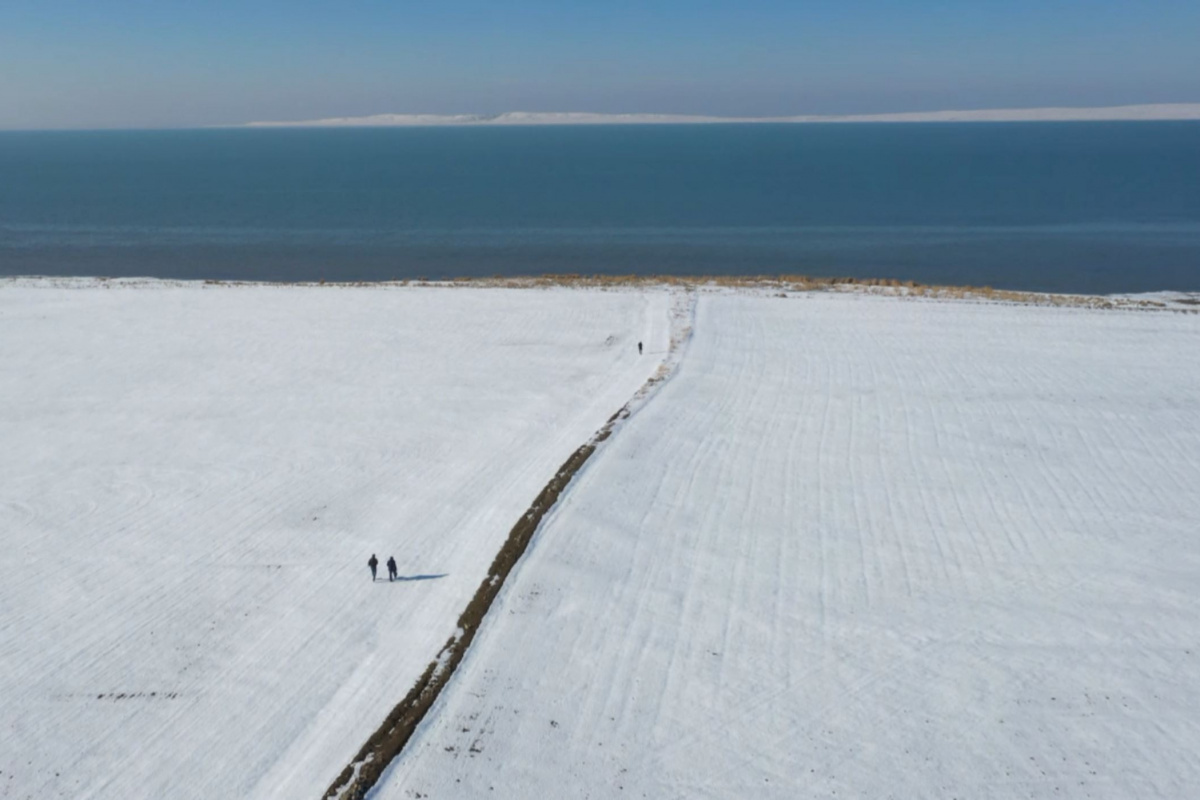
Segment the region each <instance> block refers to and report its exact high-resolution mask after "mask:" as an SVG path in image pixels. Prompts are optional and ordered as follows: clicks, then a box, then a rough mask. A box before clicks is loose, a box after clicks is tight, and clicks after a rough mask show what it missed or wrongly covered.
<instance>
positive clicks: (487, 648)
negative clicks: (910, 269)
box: [372, 294, 1200, 800]
mask: <svg viewBox="0 0 1200 800" xmlns="http://www.w3.org/2000/svg"><path fill="white" fill-rule="evenodd" d="M1198 521H1200V317H1197V316H1195V315H1179V314H1172V313H1154V312H1128V311H1091V310H1081V309H1056V308H1028V307H1019V306H1002V305H991V304H967V303H956V302H932V301H905V300H896V299H885V298H873V297H864V296H837V295H828V294H826V295H807V296H800V297H795V296H794V297H791V298H787V299H776V298H767V297H750V296H737V295H728V296H708V297H704V298H702V299H701V302H700V306H699V309H698V312H697V319H696V325H695V336H694V338H693V339H692V341H691V343H690V345H689V349H688V351H687V353H686V355H685V356H684V358H683V361H682V365H681V367H680V368H679V371H678V372H677V373H676V375H675V377H674V378H673V379H672V380H671V381H670V382H668V383H667V384H666V385H665V386H664V387H663V388H662V390H661V391H660V392H659V394H658V395H657V396H656V397H654V398H653V399H652V400H651V401H650V403H649V404H648V405H646V406H645V407H644V408H642V409H641V410H640V411H639V412H638V413H636V414H635V415H634V416H633V417H632V418H631V419H630V420H628V421H627V422H626V423H624V424H623V426H622V427H620V428H619V429H618V430H617V432H616V433H615V435H614V436H613V437H612V438H611V439H610V440H609V442H608V443H607V444H606V445H605V447H604V448H603V449H601V450H600V451H599V452H598V453H597V455H596V456H595V457H594V458H593V459H592V460H591V461H590V462H589V463H588V464H587V466H586V467H585V468H584V471H583V472H581V474H580V476H579V477H578V478H577V479H576V482H575V483H574V484H573V485H572V486H571V488H570V489H569V490H568V492H567V493H566V494H565V495H564V497H563V499H562V500H561V501H560V503H559V505H558V506H557V507H556V510H555V511H554V512H553V513H552V515H551V516H550V517H548V518H547V521H546V523H545V524H544V526H543V528H542V530H541V531H540V532H539V534H538V536H537V537H536V538H535V539H534V541H533V544H532V545H531V547H530V550H529V552H528V553H527V555H526V560H525V561H524V562H523V563H522V564H520V565H519V566H518V568H517V569H516V570H515V571H514V573H513V575H512V576H511V577H510V579H509V581H508V583H507V584H506V587H505V589H504V592H503V593H502V594H501V596H500V598H499V600H498V601H497V606H496V607H494V608H493V612H492V615H491V616H490V617H489V618H488V619H487V621H486V622H485V624H484V626H483V628H482V631H481V633H480V636H479V638H478V639H477V640H476V642H475V645H474V647H473V648H472V650H471V651H470V653H469V654H468V656H467V658H466V659H465V660H464V662H463V664H462V666H461V667H460V669H459V671H458V672H457V673H456V674H455V676H454V678H453V679H452V681H451V683H450V685H449V686H448V687H447V689H446V691H445V693H443V695H442V697H441V699H440V700H439V701H438V703H437V704H436V705H435V706H434V708H433V709H432V711H431V713H430V716H429V717H427V718H426V722H425V724H424V725H423V726H422V728H421V729H420V730H419V731H418V733H417V735H416V737H415V738H414V740H413V741H412V742H411V743H410V745H409V748H408V749H407V750H406V751H405V753H404V754H402V756H401V757H400V759H398V760H397V761H396V762H394V763H393V766H392V768H391V769H390V770H389V772H388V773H386V774H385V778H384V781H383V782H382V783H381V784H380V786H379V788H378V790H377V791H376V792H375V793H374V794H373V795H372V796H373V797H378V798H388V799H389V800H390V799H391V798H409V797H433V798H441V797H454V798H458V797H483V796H486V797H624V796H629V797H649V798H666V797H689V798H690V797H714V798H716V797H720V798H735V797H736V798H743V797H780V798H794V797H897V798H917V797H942V798H951V797H970V798H982V797H1002V798H1010V797H1012V798H1016V797H1035V798H1057V797H1077V798H1086V797H1091V798H1152V797H1161V798H1186V797H1200V523H1198Z"/></svg>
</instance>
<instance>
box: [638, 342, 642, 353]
mask: <svg viewBox="0 0 1200 800" xmlns="http://www.w3.org/2000/svg"><path fill="white" fill-rule="evenodd" d="M641 354H642V343H641V342H638V355H639V356H640V355H641Z"/></svg>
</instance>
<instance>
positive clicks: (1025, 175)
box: [0, 122, 1200, 293]
mask: <svg viewBox="0 0 1200 800" xmlns="http://www.w3.org/2000/svg"><path fill="white" fill-rule="evenodd" d="M544 272H581V273H610V274H625V273H643V274H648V273H674V274H722V273H725V274H776V273H801V274H809V275H855V276H860V277H893V278H901V279H911V280H917V281H920V282H923V283H950V284H972V285H992V286H996V287H1003V288H1015V289H1031V290H1048V291H1075V292H1092V293H1109V292H1133V291H1152V290H1159V289H1179V290H1200V123H1196V122H1161V123H1160V122H1124V123H1022V124H958V125H956V124H928V125H719V126H718V125H712V126H701V125H695V126H645V127H623V126H603V127H530V128H499V127H493V128H401V129H344V130H319V129H309V130H303V129H283V130H281V129H273V130H199V131H121V132H30V133H26V132H19V133H18V132H9V133H0V275H28V274H42V275H109V276H142V275H149V276H158V277H169V278H217V279H247V280H284V281H290V280H316V279H322V278H323V279H325V280H327V281H341V280H377V279H393V278H401V279H403V278H417V277H427V278H447V277H456V276H481V275H497V274H499V275H523V274H536V273H544Z"/></svg>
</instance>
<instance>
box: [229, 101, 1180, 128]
mask: <svg viewBox="0 0 1200 800" xmlns="http://www.w3.org/2000/svg"><path fill="white" fill-rule="evenodd" d="M1173 120H1200V103H1161V104H1157V105H1133V106H1108V107H1102V108H1067V107H1056V108H1006V109H980V110H975V111H917V112H907V113H899V114H844V115H816V114H809V115H798V116H790V117H713V116H698V115H688V114H593V113H589V112H525V111H509V112H506V113H503V114H374V115H371V116H365V117H328V118H325V119H312V120H301V121H293V122H289V121H283V122H270V121H268V122H249V123H246V124H245V125H244V126H240V127H248V128H388V127H425V126H437V125H454V126H460V125H468V126H471V125H475V126H478V125H497V126H500V125H507V126H519V125H704V124H708V125H712V124H729V123H743V124H744V123H761V124H771V123H774V124H784V123H791V124H799V123H830V122H843V123H844V122H1124V121H1142V122H1149V121H1173Z"/></svg>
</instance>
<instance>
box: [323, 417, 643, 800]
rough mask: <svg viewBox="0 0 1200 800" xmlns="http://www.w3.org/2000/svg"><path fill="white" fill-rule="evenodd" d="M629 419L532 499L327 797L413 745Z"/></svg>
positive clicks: (607, 427)
mask: <svg viewBox="0 0 1200 800" xmlns="http://www.w3.org/2000/svg"><path fill="white" fill-rule="evenodd" d="M627 415H628V406H625V407H623V408H622V409H621V410H620V411H618V412H617V413H616V414H613V415H612V417H610V418H609V420H608V422H606V423H605V424H604V427H602V428H601V429H600V430H599V431H598V432H597V433H596V434H595V435H594V436H593V437H592V438H591V439H589V440H588V442H587V443H586V444H584V445H583V446H582V447H580V448H579V449H578V450H576V451H575V452H574V453H572V454H571V457H570V458H568V459H567V460H566V462H565V463H564V464H563V465H562V466H561V467H559V469H558V472H557V473H555V475H554V477H553V478H551V479H550V482H549V483H547V484H546V485H545V487H544V488H543V489H542V491H541V493H540V494H538V496H537V498H536V499H535V500H534V501H533V504H532V505H531V506H530V507H529V509H528V510H527V511H526V512H525V513H524V514H523V515H522V516H521V518H520V519H519V520H518V521H517V524H516V525H513V527H512V530H511V531H510V532H509V534H508V538H507V539H506V540H505V542H504V545H503V546H502V547H501V548H500V552H499V553H497V554H496V558H495V560H494V561H492V566H491V568H490V569H488V573H487V577H485V578H484V579H483V582H482V583H480V584H479V588H478V589H477V590H476V591H475V596H474V597H472V598H471V602H470V603H468V604H467V607H466V610H464V611H463V613H462V616H460V617H459V618H458V630H457V631H456V632H455V634H454V635H453V636H451V637H450V639H449V640H448V641H447V642H446V644H445V645H443V647H442V649H441V651H440V652H439V653H438V655H437V658H435V659H434V660H433V661H432V662H430V664H429V666H428V667H426V669H425V672H424V674H422V675H421V677H420V678H419V679H418V680H417V682H416V684H415V685H414V686H413V687H412V689H411V690H409V692H408V694H407V695H406V696H405V698H404V699H403V700H401V701H400V703H399V704H398V705H397V706H396V707H395V708H394V709H392V712H391V713H390V714H388V716H387V719H385V720H384V722H383V725H381V726H380V727H379V729H378V730H376V731H375V733H373V734H372V735H371V738H369V739H368V740H367V743H366V744H365V745H363V747H362V749H361V750H359V752H358V755H356V756H355V757H354V760H353V761H352V762H350V764H348V765H347V766H346V768H345V769H344V770H342V773H341V774H340V775H339V776H338V778H337V780H335V781H334V782H333V785H331V786H330V787H329V789H327V790H326V792H325V794H324V797H325V798H327V799H329V800H333V798H337V799H338V800H361V798H363V797H365V796H366V793H367V792H368V791H369V790H370V789H371V787H372V786H374V785H375V783H376V781H378V780H379V776H380V775H381V774H382V773H383V770H384V769H386V768H387V765H388V764H389V763H391V761H392V759H394V758H395V757H396V756H397V755H398V754H399V753H400V751H401V750H402V749H403V748H404V745H405V744H407V743H408V740H409V738H410V737H411V736H412V734H413V731H414V730H416V727H417V725H418V724H420V722H421V720H422V719H423V718H424V716H425V714H426V712H428V711H429V708H430V706H432V705H433V702H434V701H435V700H436V699H437V697H438V695H439V694H440V693H441V691H442V689H443V688H444V687H445V686H446V684H447V683H448V682H449V680H450V676H451V675H453V674H454V670H455V669H456V668H457V667H458V665H459V663H460V662H461V661H462V658H463V656H464V655H465V654H466V652H467V648H469V647H470V646H471V641H472V640H473V639H474V638H475V633H476V631H478V630H479V625H480V623H482V622H483V618H484V616H486V614H487V612H488V609H489V608H491V606H492V603H493V602H494V601H495V600H496V597H497V596H498V595H499V594H500V589H501V588H502V587H503V586H504V581H505V579H506V578H507V577H508V574H509V573H510V572H512V569H513V567H514V566H516V563H517V561H518V560H519V559H520V558H521V555H522V554H523V553H524V552H525V549H526V548H527V547H528V546H529V542H530V540H531V539H532V538H533V534H534V533H535V532H536V531H537V529H538V525H539V524H541V521H542V517H544V516H545V515H546V512H547V511H549V510H550V509H551V508H552V507H553V506H554V504H555V503H556V502H557V501H558V497H559V495H560V494H562V491H563V489H565V488H566V487H567V484H569V483H570V482H571V479H572V478H573V477H575V473H577V472H578V471H579V468H580V467H582V466H583V465H584V463H585V462H586V461H587V460H588V459H589V458H590V457H591V456H592V453H594V452H595V451H596V445H598V444H599V443H600V442H603V441H604V440H605V439H607V438H608V437H609V436H610V435H611V434H612V428H613V425H614V424H616V422H617V420H619V419H621V418H622V417H624V416H627Z"/></svg>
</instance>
